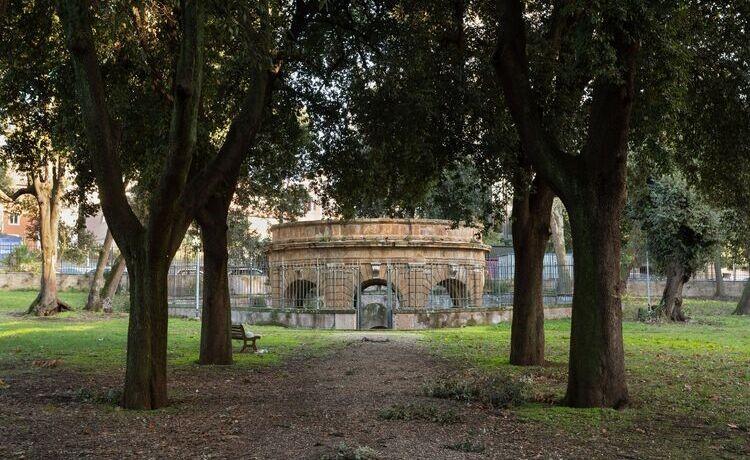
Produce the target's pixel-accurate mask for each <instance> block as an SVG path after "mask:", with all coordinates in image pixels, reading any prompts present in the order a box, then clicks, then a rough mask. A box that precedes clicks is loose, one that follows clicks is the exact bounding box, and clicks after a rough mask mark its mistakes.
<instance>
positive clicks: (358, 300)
mask: <svg viewBox="0 0 750 460" xmlns="http://www.w3.org/2000/svg"><path fill="white" fill-rule="evenodd" d="M400 303H401V299H400V296H399V293H398V291H397V290H396V289H395V287H394V286H393V285H391V287H390V289H389V287H388V282H387V281H386V280H384V279H380V278H373V279H370V280H367V281H365V282H363V283H362V285H361V286H360V289H359V292H357V293H355V294H354V308H355V309H357V315H358V323H359V328H360V329H389V328H391V327H393V319H392V318H393V309H394V308H398V306H399V305H400Z"/></svg>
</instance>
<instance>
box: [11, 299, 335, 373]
mask: <svg viewBox="0 0 750 460" xmlns="http://www.w3.org/2000/svg"><path fill="white" fill-rule="evenodd" d="M87 295H88V294H87V293H86V292H79V291H68V292H63V293H61V294H60V297H61V298H62V300H64V301H66V302H68V303H69V304H70V305H71V306H72V307H73V311H71V312H64V313H61V314H59V315H56V316H53V317H48V318H33V317H26V316H22V315H21V314H22V313H23V312H25V309H26V307H27V306H28V305H29V304H30V303H31V301H33V300H34V297H35V296H36V291H0V370H1V371H3V372H5V373H7V372H9V371H11V370H12V369H14V368H15V369H18V370H23V369H26V370H28V369H29V367H30V365H31V363H33V361H35V360H54V359H59V360H62V363H64V364H63V365H64V366H66V367H68V368H72V369H75V370H80V371H96V372H98V371H101V370H118V369H120V370H121V369H123V368H124V363H125V348H126V343H127V326H128V317H127V315H126V314H124V313H115V314H110V315H105V314H100V313H88V312H83V311H80V310H81V309H82V308H83V305H84V304H85V303H86V298H87ZM253 332H256V333H259V334H261V335H263V336H264V337H263V339H261V340H260V341H259V342H258V346H259V348H265V349H267V350H268V353H267V354H250V353H243V354H235V355H234V357H235V362H236V363H237V364H238V365H239V366H259V365H269V364H278V363H279V362H281V360H282V359H283V358H284V357H285V356H287V355H289V354H291V353H293V352H295V351H298V352H304V353H317V352H319V351H322V350H323V349H324V348H325V347H326V345H327V344H328V342H329V340H328V338H329V337H330V336H331V334H330V333H328V332H326V331H312V330H293V329H285V328H281V327H273V326H258V327H254V328H253ZM199 345H200V321H196V320H190V319H179V318H170V320H169V342H168V350H167V356H168V360H169V364H170V365H171V366H173V367H175V366H178V367H184V366H193V365H195V362H196V361H197V359H198V349H199ZM235 345H238V342H235Z"/></svg>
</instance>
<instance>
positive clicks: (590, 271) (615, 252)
mask: <svg viewBox="0 0 750 460" xmlns="http://www.w3.org/2000/svg"><path fill="white" fill-rule="evenodd" d="M621 178H622V181H604V180H603V181H600V182H599V183H598V186H597V187H592V186H589V187H587V188H588V190H587V191H586V193H582V194H581V195H579V196H577V197H575V198H574V199H572V200H569V202H568V203H565V204H566V207H567V209H568V215H569V216H570V221H571V227H572V232H573V254H574V259H573V266H574V270H575V277H574V281H573V282H574V292H575V295H574V296H573V316H572V321H571V337H570V362H569V376H568V388H567V394H566V401H567V404H568V405H570V406H573V407H621V406H623V405H625V404H626V403H627V401H628V389H627V385H626V384H625V359H624V351H623V341H622V302H621V297H620V296H621V292H620V214H621V212H622V206H623V200H624V197H625V182H624V174H623V175H622V176H621Z"/></svg>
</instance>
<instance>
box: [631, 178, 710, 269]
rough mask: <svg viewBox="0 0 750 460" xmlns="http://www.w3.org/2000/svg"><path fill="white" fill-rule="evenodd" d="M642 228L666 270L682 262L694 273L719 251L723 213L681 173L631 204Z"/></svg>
mask: <svg viewBox="0 0 750 460" xmlns="http://www.w3.org/2000/svg"><path fill="white" fill-rule="evenodd" d="M629 213H630V215H631V216H632V217H633V218H634V219H635V220H637V221H638V222H639V224H640V227H641V228H642V230H643V232H644V235H645V238H646V242H647V246H648V249H649V253H650V254H651V255H652V256H653V258H654V260H655V261H656V264H657V267H658V268H660V269H662V270H664V269H665V268H666V267H667V266H668V265H669V264H670V263H678V264H679V265H680V266H682V267H683V269H684V270H685V273H686V274H687V276H690V275H692V274H693V273H695V272H696V271H697V270H699V269H701V268H702V267H704V266H705V264H706V263H707V262H708V261H709V260H710V259H711V258H712V257H713V255H714V254H715V251H716V248H717V245H718V244H719V242H720V228H719V224H720V215H719V213H718V212H717V211H716V210H714V209H713V208H711V207H710V206H708V205H707V204H706V203H705V202H704V201H702V200H701V199H700V198H699V197H698V195H697V193H696V192H695V191H694V190H692V189H691V188H690V187H688V185H687V183H686V182H685V180H684V179H683V178H681V177H679V176H664V177H662V178H661V179H659V180H656V181H653V182H651V183H650V184H649V185H648V191H647V193H645V194H644V195H643V196H642V197H641V198H640V199H639V200H638V201H637V202H635V203H632V204H631V206H630V208H629Z"/></svg>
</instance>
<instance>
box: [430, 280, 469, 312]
mask: <svg viewBox="0 0 750 460" xmlns="http://www.w3.org/2000/svg"><path fill="white" fill-rule="evenodd" d="M469 297H470V296H469V289H468V288H467V287H466V283H464V282H463V281H460V280H457V279H455V278H447V279H444V280H443V281H441V282H439V283H437V284H436V285H435V286H434V287H433V288H432V289H431V290H430V297H429V299H428V304H429V306H432V307H433V308H450V307H454V308H458V307H468V306H469V303H470V300H471V299H470V298H469Z"/></svg>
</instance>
